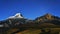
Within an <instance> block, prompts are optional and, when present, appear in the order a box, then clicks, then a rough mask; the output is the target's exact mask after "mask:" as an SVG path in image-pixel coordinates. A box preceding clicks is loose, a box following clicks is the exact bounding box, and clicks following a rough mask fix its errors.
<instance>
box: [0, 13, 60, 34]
mask: <svg viewBox="0 0 60 34" xmlns="http://www.w3.org/2000/svg"><path fill="white" fill-rule="evenodd" d="M57 27H58V28H60V17H57V16H54V15H51V14H49V13H47V14H45V15H43V16H40V17H37V18H36V19H35V20H29V19H26V18H24V17H23V15H22V14H20V13H17V14H16V15H14V16H11V17H9V18H7V19H6V20H3V21H0V34H1V33H2V32H4V34H6V32H7V33H8V32H9V33H10V34H11V33H17V32H20V31H23V30H26V29H29V28H57Z"/></svg>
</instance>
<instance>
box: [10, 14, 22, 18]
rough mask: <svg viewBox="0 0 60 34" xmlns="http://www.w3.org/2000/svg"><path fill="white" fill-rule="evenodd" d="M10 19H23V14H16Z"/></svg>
mask: <svg viewBox="0 0 60 34" xmlns="http://www.w3.org/2000/svg"><path fill="white" fill-rule="evenodd" d="M9 18H23V16H22V14H21V13H16V14H15V15H14V16H10V17H9Z"/></svg>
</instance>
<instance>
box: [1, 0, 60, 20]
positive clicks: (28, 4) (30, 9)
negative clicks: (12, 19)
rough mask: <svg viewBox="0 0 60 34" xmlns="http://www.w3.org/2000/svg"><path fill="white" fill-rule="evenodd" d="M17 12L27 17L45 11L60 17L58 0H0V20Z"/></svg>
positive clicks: (33, 16)
mask: <svg viewBox="0 0 60 34" xmlns="http://www.w3.org/2000/svg"><path fill="white" fill-rule="evenodd" d="M19 12H20V13H22V15H23V16H24V17H25V18H27V19H35V18H36V17H39V16H42V15H44V14H46V13H51V14H53V15H55V16H59V17H60V0H0V20H4V19H6V18H8V17H9V16H12V15H15V14H16V13H19Z"/></svg>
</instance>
